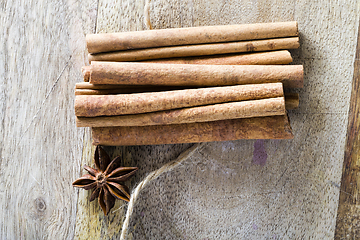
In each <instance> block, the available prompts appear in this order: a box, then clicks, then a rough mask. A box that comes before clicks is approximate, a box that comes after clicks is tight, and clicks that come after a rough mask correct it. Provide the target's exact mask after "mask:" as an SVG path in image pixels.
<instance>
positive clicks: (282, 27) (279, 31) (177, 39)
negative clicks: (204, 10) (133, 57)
mask: <svg viewBox="0 0 360 240" xmlns="http://www.w3.org/2000/svg"><path fill="white" fill-rule="evenodd" d="M298 35H299V33H298V27H297V22H279V23H257V24H242V25H224V26H205V27H192V28H173V29H160V30H151V31H137V32H122V33H103V34H88V35H86V43H87V47H88V51H89V52H90V53H99V52H112V51H120V50H129V49H140V48H152V47H163V46H179V45H189V44H201V43H215V42H234V41H243V40H253V39H271V38H281V37H296V36H298Z"/></svg>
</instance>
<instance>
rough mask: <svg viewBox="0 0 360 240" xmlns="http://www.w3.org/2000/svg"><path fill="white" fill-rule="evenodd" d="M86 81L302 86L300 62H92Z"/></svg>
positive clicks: (180, 84)
mask: <svg viewBox="0 0 360 240" xmlns="http://www.w3.org/2000/svg"><path fill="white" fill-rule="evenodd" d="M91 66H92V71H91V76H90V83H92V84H125V85H130V84H133V85H167V86H224V85H238V84H256V83H271V82H282V83H283V84H284V87H285V88H301V87H303V78H304V71H303V66H302V65H281V66H279V65H237V66H235V65H197V64H157V63H134V62H132V63H129V62H95V61H94V62H92V63H91Z"/></svg>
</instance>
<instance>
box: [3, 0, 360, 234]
mask: <svg viewBox="0 0 360 240" xmlns="http://www.w3.org/2000/svg"><path fill="white" fill-rule="evenodd" d="M145 4H146V3H145V1H144V0H139V1H131V0H84V1H76V0H67V1H55V0H44V1H34V0H28V1H21V0H3V1H1V3H0V20H1V21H0V22H1V25H0V30H1V31H0V34H1V37H0V47H1V50H0V76H1V77H0V111H1V113H2V114H1V115H0V139H1V145H0V158H1V163H0V164H1V167H0V171H1V173H0V181H1V186H2V187H1V192H0V193H1V194H0V204H1V205H0V209H1V212H0V216H1V219H0V229H1V231H0V239H74V238H75V239H118V238H119V234H120V231H121V225H122V222H123V220H124V213H125V212H126V208H127V204H125V203H124V202H121V201H118V202H117V203H116V205H115V207H114V209H113V210H112V211H111V213H110V214H109V216H107V217H105V216H104V215H103V213H102V211H101V209H100V207H99V206H98V203H97V202H96V201H95V202H92V203H89V202H88V197H89V195H88V192H87V191H84V190H78V189H75V188H73V187H72V186H71V183H72V181H74V180H75V179H77V178H78V177H79V176H80V175H81V174H83V173H84V171H83V170H82V166H83V165H84V164H91V165H92V164H93V163H92V161H93V160H92V155H93V150H94V147H93V146H92V145H91V136H90V131H89V129H84V128H76V127H75V116H74V110H73V107H74V106H73V105H74V86H75V83H76V82H80V81H81V78H82V77H81V72H80V68H81V66H83V65H87V64H88V63H87V51H86V46H85V35H86V34H88V33H94V32H98V33H100V32H115V31H134V30H144V29H146V26H145V24H144V20H143V18H144V6H145ZM147 6H148V13H149V14H150V22H151V24H152V26H153V27H154V28H155V29H160V28H173V27H191V26H203V25H220V24H239V23H255V22H276V21H293V20H296V21H298V22H299V31H300V38H301V48H300V50H296V51H293V52H292V54H293V57H294V59H295V63H296V64H303V65H304V68H305V87H304V89H299V90H297V92H299V93H300V97H301V103H300V107H299V108H298V109H296V110H293V111H291V112H290V113H289V116H290V119H291V124H292V127H293V132H294V134H295V138H294V139H293V140H239V141H229V142H221V143H207V144H205V146H204V147H203V148H201V149H199V150H198V151H197V152H195V154H194V155H193V156H192V157H190V158H189V159H187V160H186V161H185V162H184V163H183V164H181V165H180V166H179V167H177V168H176V169H175V170H173V171H171V172H168V173H165V174H163V175H162V176H160V177H159V179H157V180H156V181H154V182H152V183H151V184H150V185H149V186H148V187H147V188H146V189H144V191H143V192H142V193H141V196H140V200H139V204H137V205H136V207H135V212H134V214H133V216H132V218H131V223H130V228H129V239H136V240H137V239H310V238H312V239H333V238H334V236H336V238H338V239H342V238H349V239H356V238H359V237H360V233H359V230H357V228H356V227H358V224H359V223H357V222H356V219H358V218H359V216H360V214H359V210H358V209H359V206H358V200H357V199H358V189H357V181H358V180H357V179H358V178H357V174H358V171H359V167H358V163H357V162H358V157H357V156H358V149H359V146H360V145H359V144H358V142H359V140H358V135H357V130H358V128H359V121H358V114H359V109H358V107H357V105H356V102H357V101H359V100H357V99H358V97H357V96H358V95H357V92H358V91H359V90H358V88H359V70H360V69H359V61H358V56H359V53H358V55H356V56H357V57H356V56H355V53H356V46H357V36H358V24H359V12H360V11H359V6H360V1H359V0H337V1H325V0H323V1H311V0H287V1H285V0H260V1H259V0H207V1H204V0H197V1H193V0H183V1H180V0H174V1H169V0H152V1H150V0H149V1H148V3H147ZM354 63H355V65H354ZM354 66H355V67H354ZM353 79H354V84H353V87H352V83H353ZM352 89H353V90H352ZM351 94H352V98H351ZM350 106H351V107H350ZM349 109H350V115H349ZM348 119H349V132H348V134H347V129H348V127H347V126H348ZM347 136H348V141H347ZM189 146H191V144H179V145H161V146H137V147H117V148H115V147H108V148H106V150H108V151H109V152H110V153H111V154H112V155H113V156H115V155H122V156H123V162H124V164H125V165H127V166H130V165H132V166H138V167H139V168H140V170H139V171H138V172H137V174H136V177H134V178H133V179H132V181H131V182H130V186H131V187H133V186H135V184H136V183H137V182H139V181H141V179H143V178H144V177H145V176H146V175H147V174H148V173H149V172H151V171H153V170H155V169H157V168H159V167H161V166H162V165H163V164H164V163H167V162H169V161H171V160H172V159H174V158H176V156H178V154H179V153H181V152H182V151H183V150H185V149H186V148H188V147H189ZM345 149H346V151H345ZM345 152H346V154H344V153H345ZM344 156H345V163H346V164H345V168H344V175H343V179H344V181H343V182H342V183H341V178H342V167H343V163H344ZM341 184H343V185H342V186H341ZM340 186H341V189H342V191H341V195H342V197H341V198H340V208H339V214H337V212H338V205H339V194H340ZM337 216H338V223H336V219H337ZM335 230H336V231H335ZM335 232H336V235H335Z"/></svg>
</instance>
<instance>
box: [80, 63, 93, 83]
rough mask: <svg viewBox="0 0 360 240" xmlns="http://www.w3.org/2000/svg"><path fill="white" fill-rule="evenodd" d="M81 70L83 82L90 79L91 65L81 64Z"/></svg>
mask: <svg viewBox="0 0 360 240" xmlns="http://www.w3.org/2000/svg"><path fill="white" fill-rule="evenodd" d="M81 72H82V74H83V76H84V82H88V81H89V79H90V72H91V66H83V67H82V68H81Z"/></svg>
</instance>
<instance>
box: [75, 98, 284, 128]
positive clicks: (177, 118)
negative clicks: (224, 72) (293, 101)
mask: <svg viewBox="0 0 360 240" xmlns="http://www.w3.org/2000/svg"><path fill="white" fill-rule="evenodd" d="M285 114H286V111H285V100H284V98H283V97H279V98H268V99H260V100H251V101H242V102H230V103H221V104H215V105H207V106H200V107H192V108H183V109H174V110H168V111H160V112H152V113H144V114H134V115H122V116H112V117H92V118H91V117H78V118H77V121H76V125H77V126H78V127H114V126H149V125H167V124H180V123H194V122H211V121H218V120H225V119H235V118H252V117H266V116H276V115H285Z"/></svg>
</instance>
